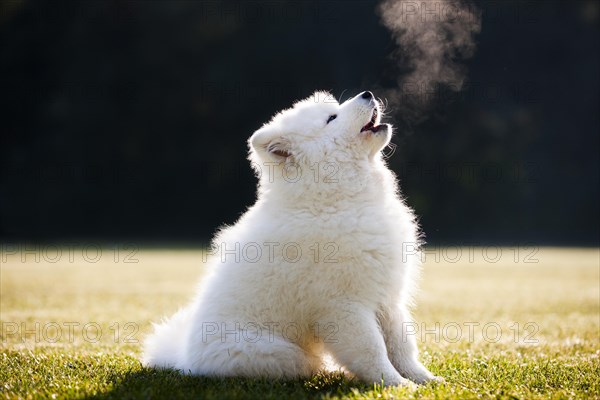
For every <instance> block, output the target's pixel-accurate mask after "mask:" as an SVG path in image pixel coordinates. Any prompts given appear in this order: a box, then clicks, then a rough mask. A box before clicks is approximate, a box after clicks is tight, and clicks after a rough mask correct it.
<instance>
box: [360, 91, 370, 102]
mask: <svg viewBox="0 0 600 400" xmlns="http://www.w3.org/2000/svg"><path fill="white" fill-rule="evenodd" d="M360 97H361V98H363V99H366V100H369V99H372V98H373V93H371V92H369V91H366V92H363V94H362V95H361V96H360Z"/></svg>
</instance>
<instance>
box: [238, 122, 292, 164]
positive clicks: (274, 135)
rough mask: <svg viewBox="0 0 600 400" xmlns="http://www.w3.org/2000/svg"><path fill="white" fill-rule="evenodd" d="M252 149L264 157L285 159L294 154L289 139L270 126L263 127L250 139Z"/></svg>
mask: <svg viewBox="0 0 600 400" xmlns="http://www.w3.org/2000/svg"><path fill="white" fill-rule="evenodd" d="M248 146H249V147H250V151H251V152H254V153H256V154H258V155H259V156H260V157H261V158H262V159H265V158H266V159H272V160H275V161H284V160H285V159H287V158H288V157H290V156H292V150H291V145H290V142H289V140H287V139H286V138H285V136H284V135H283V134H281V132H279V131H277V130H275V129H272V128H270V127H268V126H267V127H263V128H261V129H259V130H257V131H256V132H254V134H253V135H252V136H251V137H250V139H248Z"/></svg>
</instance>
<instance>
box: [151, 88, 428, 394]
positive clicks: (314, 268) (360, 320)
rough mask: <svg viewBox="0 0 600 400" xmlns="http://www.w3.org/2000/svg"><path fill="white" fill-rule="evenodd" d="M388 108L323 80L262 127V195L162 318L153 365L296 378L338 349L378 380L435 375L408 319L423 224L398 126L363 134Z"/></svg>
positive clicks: (256, 145)
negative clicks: (343, 94) (394, 149)
mask: <svg viewBox="0 0 600 400" xmlns="http://www.w3.org/2000/svg"><path fill="white" fill-rule="evenodd" d="M379 107H380V105H379V103H378V102H377V101H376V100H375V99H373V98H370V99H367V98H362V97H361V95H358V96H356V97H354V98H352V99H350V100H348V101H346V102H344V103H343V104H341V105H340V104H338V102H337V101H335V99H334V98H333V97H332V96H331V95H329V94H328V93H324V92H316V93H315V94H314V95H313V96H312V97H310V98H308V99H306V100H303V101H301V102H298V103H296V104H295V105H294V107H293V108H291V109H289V110H285V111H283V112H281V113H279V114H277V115H276V116H275V117H273V119H272V120H271V121H270V122H269V123H267V124H265V125H264V126H263V127H261V128H260V129H259V130H258V131H256V132H255V133H254V135H252V137H251V138H250V139H249V141H248V142H249V147H250V156H249V158H250V161H251V162H252V165H253V167H254V168H255V170H256V172H257V175H259V181H260V182H259V188H258V200H257V202H256V204H254V206H252V207H251V208H250V209H249V210H248V211H247V212H246V213H245V214H244V215H243V216H242V217H241V218H240V219H239V221H238V222H237V223H236V224H235V225H233V226H231V227H226V228H224V229H222V230H221V231H220V232H219V234H218V235H217V236H216V238H215V239H214V242H213V253H214V254H213V256H212V257H211V259H210V260H209V264H210V266H211V269H212V271H213V272H212V274H211V275H210V276H209V277H208V278H206V279H205V280H204V281H203V282H202V288H201V290H199V293H198V295H197V296H196V298H195V299H194V301H193V302H192V303H191V304H190V305H189V306H188V307H187V308H185V309H183V310H182V311H180V312H178V313H177V314H175V315H174V316H173V317H172V318H171V319H169V320H167V321H165V322H163V323H162V324H161V325H157V326H156V327H155V331H154V333H153V334H151V335H150V336H149V337H148V338H147V340H146V342H145V346H144V357H143V360H144V364H145V365H148V366H156V367H166V368H175V369H179V370H181V371H183V372H185V373H191V374H196V375H207V376H248V377H259V376H261V377H272V378H282V377H284V378H294V377H307V376H310V375H311V374H313V373H315V372H316V371H317V370H319V369H320V368H321V367H322V365H323V356H324V355H325V354H326V353H329V354H331V356H332V357H333V359H334V360H335V361H336V362H337V363H339V364H340V365H341V366H343V367H344V368H345V370H347V371H349V372H350V373H352V374H354V375H355V376H357V377H358V378H360V379H362V380H364V381H367V382H381V379H382V378H383V379H384V382H385V384H386V385H398V384H408V383H409V382H408V380H407V379H410V380H412V381H414V382H417V383H422V382H426V381H428V380H431V379H435V377H434V376H433V375H432V374H431V373H430V372H429V371H428V370H427V369H426V368H425V367H424V366H423V365H422V364H421V363H420V362H419V361H418V360H417V353H418V350H417V346H416V342H415V338H414V336H412V335H410V334H407V332H406V330H405V329H404V327H407V326H408V325H406V324H410V323H411V318H410V315H409V312H408V309H407V304H408V303H409V301H410V298H411V290H412V287H413V282H414V273H415V271H416V270H417V268H418V259H419V255H418V246H419V232H418V227H417V225H416V223H415V218H414V215H413V213H412V212H411V210H410V209H409V208H408V207H407V206H406V205H405V204H404V202H403V201H402V199H401V198H400V197H399V194H398V190H397V185H396V179H395V176H394V175H393V173H392V172H391V171H390V170H389V169H388V168H387V167H386V165H385V162H384V160H383V158H382V155H381V150H382V149H383V148H384V147H385V146H386V145H387V144H388V143H389V140H390V138H391V134H392V133H391V127H390V126H388V125H382V127H381V128H380V129H379V131H378V132H376V133H374V132H370V131H366V132H361V127H363V126H364V125H365V124H367V122H369V120H370V119H371V116H372V115H373V110H374V109H375V108H377V109H378V110H379ZM379 111H380V112H379V115H380V114H381V110H379ZM334 114H335V115H337V118H335V119H333V120H332V121H331V122H329V123H327V122H326V121H327V120H328V118H329V117H330V116H331V115H334ZM379 118H380V117H378V118H377V121H376V123H377V124H378V123H379Z"/></svg>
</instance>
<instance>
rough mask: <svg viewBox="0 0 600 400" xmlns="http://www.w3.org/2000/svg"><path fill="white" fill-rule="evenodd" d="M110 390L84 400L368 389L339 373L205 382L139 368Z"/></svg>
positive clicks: (312, 394)
mask: <svg viewBox="0 0 600 400" xmlns="http://www.w3.org/2000/svg"><path fill="white" fill-rule="evenodd" d="M110 382H111V388H110V389H109V390H108V391H106V392H103V393H99V394H96V395H92V396H89V397H88V399H128V398H129V399H140V398H152V399H163V398H164V399H191V398H196V399H313V398H320V397H323V396H325V395H328V394H329V395H344V394H350V393H352V391H353V389H354V390H359V391H363V390H368V389H369V388H370V387H368V386H366V385H365V384H363V383H360V382H358V381H356V380H354V379H348V378H347V377H345V376H344V375H343V374H342V373H339V372H336V373H319V374H317V375H315V376H313V377H311V378H310V379H307V380H301V379H298V380H287V381H284V380H269V379H250V378H206V377H196V376H188V375H182V374H180V373H178V372H176V371H172V370H156V369H150V368H143V369H142V370H138V371H135V372H131V373H126V374H125V375H123V374H118V375H114V376H113V377H112V378H111V379H110Z"/></svg>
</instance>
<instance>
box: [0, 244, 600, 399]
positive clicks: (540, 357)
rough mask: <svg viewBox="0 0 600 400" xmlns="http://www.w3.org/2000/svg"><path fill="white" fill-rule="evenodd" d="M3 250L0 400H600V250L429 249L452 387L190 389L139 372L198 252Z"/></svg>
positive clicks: (220, 383)
mask: <svg viewBox="0 0 600 400" xmlns="http://www.w3.org/2000/svg"><path fill="white" fill-rule="evenodd" d="M132 250H133V248H132V247H127V246H120V247H119V248H118V251H115V250H114V248H112V249H111V248H108V247H104V248H102V249H101V252H99V251H98V249H97V248H95V247H94V246H88V248H87V249H84V248H81V247H78V248H70V249H69V248H62V249H61V250H60V251H61V253H59V252H58V249H57V248H55V247H53V246H48V247H40V246H38V247H28V248H23V247H21V248H18V247H14V246H5V247H4V248H3V252H2V254H0V256H1V259H0V262H1V265H0V295H1V297H0V322H1V328H2V329H1V332H0V333H1V339H2V344H1V350H0V351H1V352H0V398H84V397H85V398H99V399H103V398H185V399H187V398H192V397H194V398H215V399H222V398H237V397H239V398H260V399H263V398H273V399H283V398H457V399H458V398H461V399H462V398H506V399H513V398H523V399H532V398H540V399H542V398H543V399H546V398H600V334H599V329H600V259H599V250H598V249H567V248H541V249H539V251H537V252H536V251H535V250H534V249H531V248H524V247H521V248H519V249H518V250H517V249H515V248H502V249H495V248H488V249H483V248H462V249H460V251H462V253H461V254H458V253H457V251H458V249H457V248H443V249H434V248H429V249H427V251H426V253H425V257H426V259H425V265H424V269H423V275H422V280H421V285H420V286H421V291H420V293H419V295H418V297H417V305H418V307H417V308H416V309H415V312H414V314H415V319H416V321H417V325H415V326H414V331H415V334H416V335H417V337H418V338H419V339H420V341H421V344H420V349H421V359H422V360H423V362H424V363H425V365H427V366H428V367H429V368H430V369H431V370H432V371H433V372H434V373H435V374H436V375H441V376H443V377H445V378H446V383H444V384H431V385H426V386H421V387H419V388H417V389H415V390H411V389H407V388H384V389H382V388H381V387H380V386H378V385H366V384H363V383H360V382H358V381H356V380H351V379H348V378H346V377H344V376H343V375H342V374H340V373H322V374H319V375H317V376H314V377H312V378H311V379H310V380H296V381H269V380H251V379H207V378H196V377H184V376H181V375H179V374H177V373H174V372H168V371H154V370H149V369H146V368H143V367H142V366H141V365H140V363H139V361H138V357H139V355H140V343H141V341H142V339H143V337H144V335H145V334H146V333H147V332H149V330H150V327H151V325H150V322H151V321H156V320H157V319H158V317H159V316H163V315H165V316H166V315H169V314H171V313H172V312H174V311H175V310H176V309H177V308H178V307H179V306H182V305H183V304H185V302H186V301H187V299H188V298H189V297H190V295H191V294H192V293H193V291H194V288H195V286H196V281H197V280H198V279H199V278H200V277H201V275H202V273H203V263H202V258H203V257H202V252H201V251H200V250H159V249H145V250H144V249H142V250H139V251H132Z"/></svg>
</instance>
